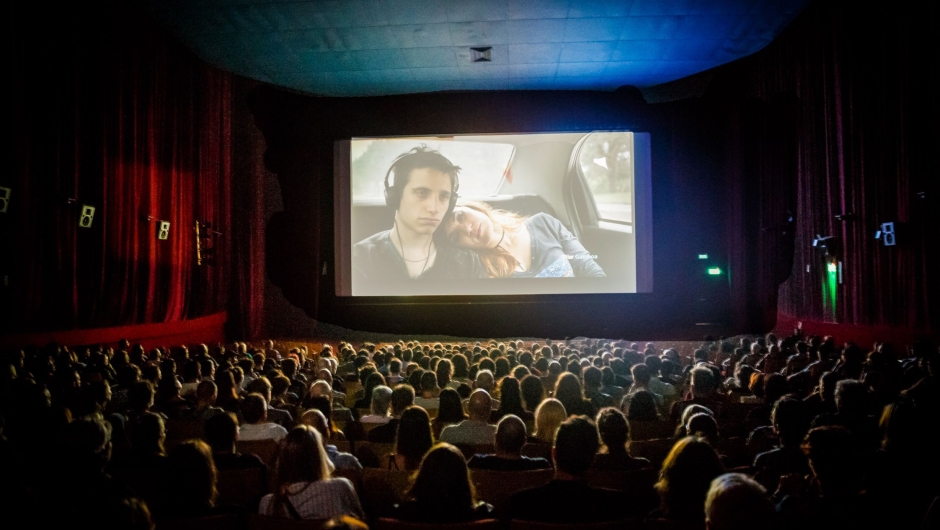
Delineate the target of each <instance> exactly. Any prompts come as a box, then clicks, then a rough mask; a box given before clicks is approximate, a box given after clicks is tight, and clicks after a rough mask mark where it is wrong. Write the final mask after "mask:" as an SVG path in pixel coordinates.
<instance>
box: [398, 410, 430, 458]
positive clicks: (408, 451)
mask: <svg viewBox="0 0 940 530" xmlns="http://www.w3.org/2000/svg"><path fill="white" fill-rule="evenodd" d="M432 445H434V440H433V438H432V437H431V418H429V417H428V413H427V411H426V410H424V409H423V408H421V407H419V406H417V405H412V406H410V407H408V408H407V409H405V412H403V413H402V415H401V419H400V420H399V422H398V434H397V435H396V437H395V455H394V457H393V458H392V460H391V461H390V462H389V467H390V468H391V469H401V470H406V471H414V470H415V469H418V465H420V464H421V459H422V458H424V454H425V453H426V452H428V449H430V448H431V446H432Z"/></svg>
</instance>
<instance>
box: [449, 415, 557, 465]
mask: <svg viewBox="0 0 940 530" xmlns="http://www.w3.org/2000/svg"><path fill="white" fill-rule="evenodd" d="M503 403H505V401H503ZM495 441H496V452H495V454H476V455H473V456H472V457H471V458H470V461H469V462H467V466H468V467H470V468H471V469H488V470H493V471H531V470H533V469H548V468H550V467H551V466H552V465H551V463H550V462H549V461H548V460H546V459H544V458H539V457H528V456H523V455H522V446H524V445H525V443H526V427H525V422H523V421H522V419H521V418H519V417H518V416H515V415H512V414H507V415H506V416H503V417H502V419H500V420H499V423H497V424H496V438H495Z"/></svg>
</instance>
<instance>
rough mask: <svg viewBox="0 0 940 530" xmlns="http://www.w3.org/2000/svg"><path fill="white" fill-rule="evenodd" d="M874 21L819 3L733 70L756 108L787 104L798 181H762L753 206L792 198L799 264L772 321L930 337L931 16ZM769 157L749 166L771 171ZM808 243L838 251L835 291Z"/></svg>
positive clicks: (900, 9)
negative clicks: (888, 240)
mask: <svg viewBox="0 0 940 530" xmlns="http://www.w3.org/2000/svg"><path fill="white" fill-rule="evenodd" d="M875 9H876V7H875V6H873V7H871V8H867V7H864V6H862V5H852V6H844V5H843V4H842V3H837V2H815V3H813V4H811V5H810V6H809V8H808V9H807V11H806V12H804V13H803V14H801V15H800V17H798V18H797V19H796V21H794V23H793V24H792V25H791V26H790V27H788V28H787V29H786V30H785V31H784V33H782V34H781V35H780V36H779V37H778V39H777V40H775V41H774V42H773V43H772V44H771V45H770V46H768V47H767V48H766V49H765V50H763V51H762V52H760V53H759V54H757V55H755V56H753V57H752V58H749V59H748V60H746V61H743V62H742V63H739V64H737V65H731V66H730V67H729V68H728V71H729V72H735V78H736V79H738V80H741V82H743V83H744V86H743V89H744V90H745V91H746V92H747V93H748V94H749V95H751V96H757V97H760V98H762V99H764V100H771V99H773V98H777V97H780V96H781V95H782V94H783V95H793V96H795V97H796V104H795V106H794V107H793V119H794V120H795V132H796V135H795V137H794V138H793V140H794V142H795V149H794V150H793V151H792V155H791V157H792V159H793V161H794V162H795V164H794V166H795V169H794V172H793V173H792V174H790V175H789V176H787V175H781V174H780V173H779V172H774V171H767V172H762V173H761V177H760V179H761V181H760V186H761V192H760V195H759V196H760V199H759V200H760V201H761V202H762V203H771V202H779V201H781V197H783V196H786V195H787V194H788V193H789V189H790V187H791V186H795V190H796V211H795V212H794V214H795V216H796V239H795V246H794V259H793V266H792V271H791V274H790V277H789V279H788V280H787V281H786V282H785V283H783V285H782V286H781V288H780V291H779V306H778V307H779V311H780V312H781V313H782V314H784V315H787V316H789V317H795V318H798V319H807V320H814V321H825V322H836V323H840V324H853V325H866V326H899V327H905V328H909V329H919V330H926V329H931V328H932V329H936V327H937V313H938V311H937V306H936V304H937V301H938V297H937V271H938V270H940V263H938V260H937V249H936V247H937V241H938V235H937V213H936V212H937V206H936V196H935V193H936V191H935V190H936V183H935V182H934V181H935V180H936V174H937V170H936V156H935V153H936V152H937V146H938V145H940V133H938V131H940V128H938V126H937V122H938V118H940V108H938V107H940V106H938V103H937V101H938V99H937V94H938V89H940V86H938V79H940V75H938V74H940V52H938V50H940V48H938V47H937V46H936V42H935V39H934V37H933V35H934V33H935V31H936V28H935V23H936V17H935V15H933V16H931V13H932V11H930V10H931V9H932V8H931V7H929V6H926V5H925V6H923V7H918V6H916V5H915V4H909V3H904V2H902V3H900V4H896V5H892V6H890V7H889V8H887V9H882V8H881V7H877V11H876V10H875ZM778 156H779V153H774V152H768V154H767V155H766V156H765V155H759V156H758V158H759V160H760V161H761V163H765V164H767V165H768V166H769V165H770V163H772V162H773V159H774V157H778ZM843 214H847V217H845V218H844V220H839V219H837V218H836V216H837V215H843ZM889 221H890V222H895V226H896V227H897V232H898V237H897V245H896V246H893V247H886V246H884V245H883V244H882V242H881V241H880V240H876V239H875V238H874V236H875V232H876V230H877V229H878V227H879V226H880V224H881V223H883V222H889ZM816 235H821V236H834V237H835V238H836V239H837V241H838V244H837V248H836V249H835V250H834V252H833V253H832V254H833V255H832V260H833V261H834V262H835V263H836V266H838V263H839V262H841V264H842V283H841V284H840V283H839V273H838V270H836V272H834V273H830V272H829V270H828V267H827V263H826V262H825V257H824V256H823V254H822V252H820V251H819V250H818V249H814V248H813V246H812V241H813V239H814V237H815V236H816ZM758 251H760V252H772V251H773V249H769V248H766V247H763V248H759V249H758ZM807 267H808V268H809V269H808V270H807Z"/></svg>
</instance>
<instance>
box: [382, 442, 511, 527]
mask: <svg viewBox="0 0 940 530" xmlns="http://www.w3.org/2000/svg"><path fill="white" fill-rule="evenodd" d="M405 498H406V500H405V502H403V503H401V504H399V505H397V506H396V507H395V518H396V519H400V520H403V521H411V522H420V523H429V524H431V523H433V524H447V523H460V522H466V521H473V520H475V519H482V518H486V517H488V516H489V513H490V511H491V510H492V508H493V507H492V506H490V505H489V504H487V503H485V502H479V501H477V500H476V493H475V492H474V488H473V482H472V481H471V480H470V471H469V470H468V469H467V462H466V460H464V456H463V453H461V452H460V449H457V448H456V447H454V446H453V445H450V444H447V443H439V444H437V445H436V446H434V447H433V448H432V449H431V450H430V451H428V452H427V454H426V455H425V456H424V458H423V459H422V460H421V463H420V465H419V467H418V471H417V472H416V473H415V474H414V476H413V477H412V480H411V488H410V489H409V490H408V493H407V494H406V495H405Z"/></svg>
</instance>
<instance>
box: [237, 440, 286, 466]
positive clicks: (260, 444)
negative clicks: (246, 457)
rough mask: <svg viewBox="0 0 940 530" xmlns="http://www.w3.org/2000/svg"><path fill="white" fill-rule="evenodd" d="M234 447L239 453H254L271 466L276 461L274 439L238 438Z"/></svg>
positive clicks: (275, 443)
mask: <svg viewBox="0 0 940 530" xmlns="http://www.w3.org/2000/svg"><path fill="white" fill-rule="evenodd" d="M236 448H237V449H238V452H239V453H250V454H253V455H256V456H257V457H258V458H260V459H261V461H262V462H264V463H265V464H266V465H267V466H268V467H271V468H273V467H274V464H275V462H276V461H277V442H275V441H274V440H239V441H238V442H237V443H236Z"/></svg>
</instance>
